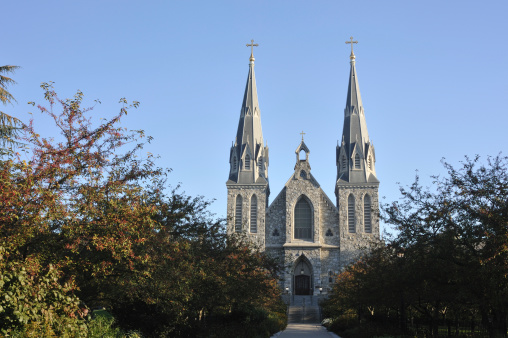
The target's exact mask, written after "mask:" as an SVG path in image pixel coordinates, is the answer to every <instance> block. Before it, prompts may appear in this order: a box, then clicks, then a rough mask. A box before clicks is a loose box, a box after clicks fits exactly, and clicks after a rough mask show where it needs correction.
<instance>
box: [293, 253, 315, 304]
mask: <svg viewBox="0 0 508 338" xmlns="http://www.w3.org/2000/svg"><path fill="white" fill-rule="evenodd" d="M311 276H312V266H311V264H310V262H309V260H308V259H307V257H305V255H303V254H302V255H301V256H300V257H299V258H298V259H297V261H296V262H295V266H294V269H293V294H294V295H297V296H298V295H301V296H306V295H312V278H311Z"/></svg>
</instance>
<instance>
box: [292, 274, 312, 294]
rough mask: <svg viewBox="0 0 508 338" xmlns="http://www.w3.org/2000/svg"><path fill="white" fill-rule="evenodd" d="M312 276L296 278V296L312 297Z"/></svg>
mask: <svg viewBox="0 0 508 338" xmlns="http://www.w3.org/2000/svg"><path fill="white" fill-rule="evenodd" d="M310 294H311V288H310V276H305V275H299V276H295V295H310Z"/></svg>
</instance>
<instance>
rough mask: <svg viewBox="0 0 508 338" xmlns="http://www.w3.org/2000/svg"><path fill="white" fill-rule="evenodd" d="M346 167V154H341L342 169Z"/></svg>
mask: <svg viewBox="0 0 508 338" xmlns="http://www.w3.org/2000/svg"><path fill="white" fill-rule="evenodd" d="M346 169H347V162H346V156H344V155H342V171H345V170H346Z"/></svg>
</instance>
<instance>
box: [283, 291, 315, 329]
mask: <svg viewBox="0 0 508 338" xmlns="http://www.w3.org/2000/svg"><path fill="white" fill-rule="evenodd" d="M313 303H315V301H314V299H312V297H311V296H294V301H293V303H292V304H291V305H290V306H289V310H288V323H306V324H319V323H320V315H319V306H317V304H313Z"/></svg>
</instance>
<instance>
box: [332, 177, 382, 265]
mask: <svg viewBox="0 0 508 338" xmlns="http://www.w3.org/2000/svg"><path fill="white" fill-rule="evenodd" d="M337 192H338V195H337V204H338V205H339V224H340V243H341V246H340V252H341V257H340V265H341V268H343V267H345V266H346V265H347V264H349V263H351V262H352V261H354V260H356V259H358V256H359V255H360V254H362V253H363V252H365V250H367V249H368V248H369V247H370V244H371V243H372V242H373V241H378V240H379V197H378V186H377V185H363V186H358V185H356V186H347V185H343V186H342V185H339V186H337ZM349 194H353V196H354V198H355V232H354V233H350V232H349V229H348V219H347V217H348V216H347V209H348V197H349ZM366 194H369V195H370V197H371V225H372V232H370V233H366V232H365V229H364V219H363V198H364V197H365V195H366Z"/></svg>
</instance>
